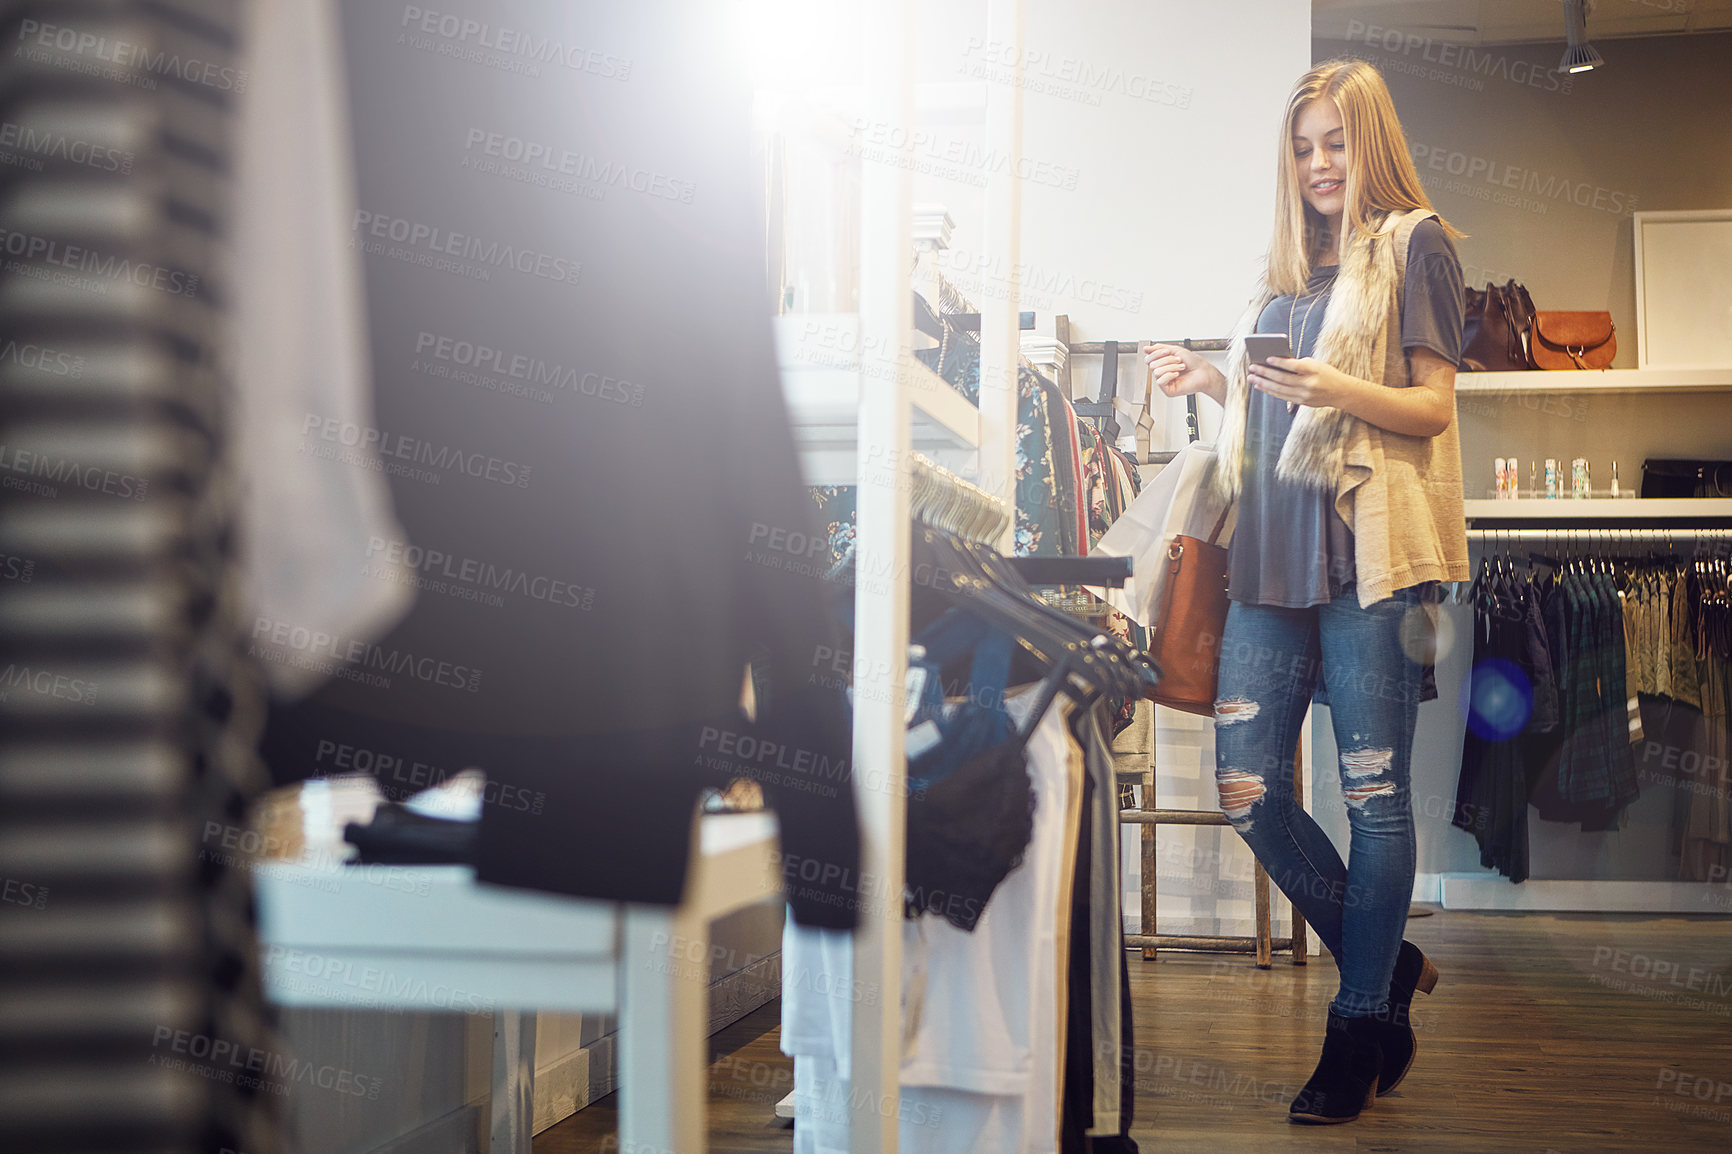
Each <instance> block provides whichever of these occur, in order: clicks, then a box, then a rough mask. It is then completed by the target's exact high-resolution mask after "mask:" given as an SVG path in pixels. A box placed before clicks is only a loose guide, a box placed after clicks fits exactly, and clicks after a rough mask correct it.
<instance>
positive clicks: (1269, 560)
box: [1227, 218, 1462, 609]
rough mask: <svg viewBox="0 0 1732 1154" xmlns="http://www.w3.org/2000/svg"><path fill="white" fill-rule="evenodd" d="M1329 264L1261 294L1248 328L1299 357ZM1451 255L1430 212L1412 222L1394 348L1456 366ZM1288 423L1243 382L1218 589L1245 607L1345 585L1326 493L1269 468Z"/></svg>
mask: <svg viewBox="0 0 1732 1154" xmlns="http://www.w3.org/2000/svg"><path fill="white" fill-rule="evenodd" d="M1335 273H1336V266H1334V265H1330V266H1328V267H1326V268H1320V269H1317V270H1316V271H1314V272H1313V273H1312V274H1311V279H1310V281H1309V282H1308V283H1307V284H1306V286H1305V292H1304V293H1303V294H1301V295H1300V296H1299V297H1298V298H1297V299H1295V298H1294V297H1290V296H1285V297H1277V298H1276V299H1275V300H1273V301H1270V302H1269V305H1268V307H1266V308H1265V309H1264V310H1263V315H1262V316H1261V317H1259V318H1258V321H1257V331H1258V332H1262V333H1286V334H1288V335H1289V337H1290V339H1291V340H1292V343H1293V346H1294V350H1295V352H1296V353H1297V355H1298V356H1301V357H1308V356H1310V355H1311V354H1312V352H1313V350H1315V349H1316V347H1317V338H1318V337H1319V336H1320V335H1321V334H1322V332H1323V313H1324V310H1325V309H1327V308H1328V307H1329V294H1330V290H1331V289H1332V288H1333V287H1334V285H1335ZM1461 324H1462V282H1461V261H1460V259H1458V258H1457V257H1456V255H1455V246H1454V245H1452V244H1451V243H1450V241H1449V235H1448V234H1447V233H1445V232H1444V231H1443V226H1442V225H1441V224H1439V223H1438V221H1437V220H1436V218H1432V219H1430V220H1424V221H1421V222H1420V223H1419V224H1418V225H1416V226H1415V227H1414V230H1413V236H1412V239H1411V240H1410V242H1409V244H1408V248H1407V273H1406V281H1405V284H1404V287H1403V291H1402V302H1401V346H1402V348H1404V349H1406V350H1409V351H1411V350H1413V349H1415V348H1421V347H1423V348H1427V349H1430V350H1431V351H1432V352H1434V353H1436V354H1437V355H1438V356H1440V357H1442V358H1443V359H1444V360H1446V361H1449V362H1450V363H1451V364H1454V365H1457V366H1458V367H1459V365H1460V364H1461ZM1292 427H1293V414H1290V413H1288V411H1287V404H1286V402H1284V401H1281V400H1278V399H1277V398H1275V397H1271V396H1270V395H1269V394H1268V393H1264V392H1259V391H1258V390H1256V389H1252V390H1251V398H1250V407H1249V412H1248V413H1247V414H1246V421H1245V453H1246V458H1247V464H1246V468H1245V483H1244V486H1243V488H1242V490H1241V495H1240V498H1239V520H1238V526H1237V528H1235V529H1234V530H1233V542H1232V547H1231V550H1230V563H1229V568H1228V577H1227V590H1228V596H1230V597H1231V598H1232V599H1233V600H1235V601H1246V602H1250V603H1251V604H1254V605H1282V606H1286V607H1288V608H1291V609H1302V608H1306V607H1309V606H1312V605H1322V604H1324V603H1325V602H1328V601H1332V600H1334V599H1335V598H1336V597H1339V596H1340V595H1341V593H1342V591H1343V590H1345V589H1347V588H1348V587H1350V586H1351V585H1352V584H1353V573H1354V569H1353V532H1352V530H1350V529H1349V528H1348V527H1347V523H1346V522H1345V521H1343V520H1342V519H1341V515H1340V514H1339V513H1337V512H1336V511H1335V494H1334V493H1332V492H1329V491H1327V490H1325V489H1317V488H1310V487H1308V486H1304V485H1299V484H1296V483H1294V482H1291V481H1283V480H1279V479H1277V478H1276V476H1275V463H1276V462H1277V461H1278V460H1280V458H1281V446H1282V445H1284V444H1286V442H1287V432H1288V430H1289V429H1291V428H1292Z"/></svg>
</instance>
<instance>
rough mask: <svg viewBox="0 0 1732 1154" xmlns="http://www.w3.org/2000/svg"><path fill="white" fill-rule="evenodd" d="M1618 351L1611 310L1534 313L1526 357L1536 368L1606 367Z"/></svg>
mask: <svg viewBox="0 0 1732 1154" xmlns="http://www.w3.org/2000/svg"><path fill="white" fill-rule="evenodd" d="M1617 355H1618V332H1617V329H1615V328H1614V327H1613V326H1612V314H1611V313H1591V312H1582V313H1568V312H1552V311H1549V310H1546V311H1541V312H1536V313H1535V314H1534V327H1533V335H1532V337H1531V339H1530V340H1529V341H1528V357H1529V359H1530V360H1532V361H1533V364H1534V368H1536V369H1605V368H1610V367H1611V364H1612V358H1613V357H1615V356H1617Z"/></svg>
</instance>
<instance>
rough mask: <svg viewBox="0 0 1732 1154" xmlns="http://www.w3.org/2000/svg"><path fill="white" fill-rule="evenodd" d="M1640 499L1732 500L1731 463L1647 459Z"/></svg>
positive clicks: (1643, 465)
mask: <svg viewBox="0 0 1732 1154" xmlns="http://www.w3.org/2000/svg"><path fill="white" fill-rule="evenodd" d="M1642 497H1643V499H1644V500H1646V499H1649V498H1653V497H1732V461H1699V460H1686V459H1661V458H1649V459H1648V460H1646V461H1643V462H1642Z"/></svg>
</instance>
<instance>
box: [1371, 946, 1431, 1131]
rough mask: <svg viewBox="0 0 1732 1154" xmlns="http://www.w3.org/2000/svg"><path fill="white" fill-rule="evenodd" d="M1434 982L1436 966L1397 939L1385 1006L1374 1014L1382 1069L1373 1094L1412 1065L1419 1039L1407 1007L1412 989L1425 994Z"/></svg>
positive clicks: (1397, 1079)
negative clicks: (1393, 966) (1399, 947)
mask: <svg viewBox="0 0 1732 1154" xmlns="http://www.w3.org/2000/svg"><path fill="white" fill-rule="evenodd" d="M1436 985H1437V967H1436V966H1434V965H1432V964H1431V959H1430V958H1428V957H1426V956H1425V955H1424V954H1422V953H1420V952H1419V947H1418V946H1416V945H1414V944H1413V943H1412V942H1407V941H1404V942H1402V943H1401V952H1400V953H1399V954H1397V955H1396V956H1395V973H1394V975H1393V976H1392V977H1391V978H1390V980H1389V1009H1388V1010H1386V1011H1384V1012H1383V1013H1381V1014H1376V1015H1374V1017H1375V1019H1376V1021H1377V1024H1378V1025H1377V1042H1378V1047H1379V1048H1380V1049H1381V1050H1382V1051H1383V1073H1382V1074H1380V1075H1379V1076H1378V1079H1377V1096H1378V1097H1380V1098H1381V1097H1382V1096H1383V1095H1385V1094H1387V1093H1389V1092H1390V1091H1391V1090H1393V1089H1395V1088H1396V1087H1397V1086H1399V1085H1400V1084H1401V1080H1402V1079H1403V1078H1405V1077H1407V1071H1408V1070H1409V1069H1410V1068H1411V1067H1412V1066H1413V1058H1414V1055H1415V1054H1417V1053H1418V1052H1419V1042H1418V1040H1417V1039H1416V1038H1415V1037H1414V1036H1413V1022H1412V1018H1411V1010H1412V1006H1413V995H1414V991H1416V990H1417V991H1419V992H1421V993H1426V994H1429V993H1431V991H1432V989H1433V988H1435V987H1436Z"/></svg>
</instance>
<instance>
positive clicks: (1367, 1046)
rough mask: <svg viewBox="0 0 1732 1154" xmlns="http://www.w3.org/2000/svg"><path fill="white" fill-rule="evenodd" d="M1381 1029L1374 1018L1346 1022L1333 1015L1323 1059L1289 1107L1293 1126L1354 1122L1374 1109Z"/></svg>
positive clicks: (1288, 1112) (1325, 1042) (1379, 1062)
mask: <svg viewBox="0 0 1732 1154" xmlns="http://www.w3.org/2000/svg"><path fill="white" fill-rule="evenodd" d="M1381 1025H1382V1023H1379V1022H1375V1021H1373V1020H1372V1019H1370V1018H1343V1017H1341V1016H1340V1015H1339V1014H1337V1013H1335V1012H1334V1011H1333V1010H1331V1011H1330V1013H1329V1027H1328V1029H1327V1030H1326V1031H1325V1032H1324V1034H1323V1056H1322V1057H1321V1058H1319V1059H1317V1069H1316V1070H1315V1071H1313V1072H1312V1074H1311V1080H1310V1081H1309V1082H1306V1083H1305V1088H1304V1089H1303V1090H1301V1091H1299V1096H1298V1097H1297V1098H1295V1099H1293V1105H1292V1106H1290V1107H1288V1109H1287V1120H1288V1121H1289V1122H1306V1123H1331V1122H1351V1121H1353V1119H1355V1118H1357V1117H1359V1113H1360V1111H1362V1110H1367V1109H1369V1108H1370V1107H1371V1103H1372V1101H1373V1100H1374V1099H1375V1098H1376V1097H1377V1076H1378V1074H1379V1072H1380V1071H1381V1069H1382V1066H1383V1052H1382V1051H1381V1050H1379V1049H1378V1046H1377V1037H1378V1030H1379V1027H1380V1026H1381Z"/></svg>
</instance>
